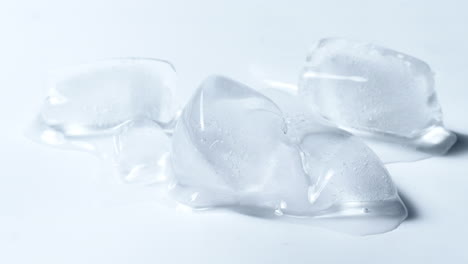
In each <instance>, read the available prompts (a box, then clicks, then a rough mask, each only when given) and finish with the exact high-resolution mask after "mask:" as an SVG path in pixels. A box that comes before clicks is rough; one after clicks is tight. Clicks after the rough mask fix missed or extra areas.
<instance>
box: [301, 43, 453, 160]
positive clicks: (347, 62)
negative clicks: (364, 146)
mask: <svg viewBox="0 0 468 264" xmlns="http://www.w3.org/2000/svg"><path fill="white" fill-rule="evenodd" d="M299 95H300V96H301V97H305V98H307V100H308V102H309V104H310V106H311V107H313V108H314V109H315V110H316V111H317V112H319V113H320V114H321V115H322V116H324V117H325V118H327V119H328V120H330V121H331V122H333V123H335V124H337V125H338V126H340V127H343V128H345V129H347V130H349V131H352V132H354V133H357V134H360V135H365V136H368V137H377V138H379V140H382V139H383V140H384V141H385V140H386V141H391V142H397V143H400V144H404V145H408V146H410V147H412V148H414V149H417V150H419V151H423V152H428V153H431V154H443V153H445V152H446V151H447V150H448V149H449V148H450V147H451V146H452V145H453V144H454V142H455V141H456V137H455V135H454V134H453V133H451V132H450V131H447V130H446V129H445V128H444V127H443V122H442V112H441V108H440V106H439V103H438V101H437V95H436V92H435V89H434V73H433V72H432V70H431V69H430V67H429V66H428V65H427V64H426V63H425V62H423V61H421V60H419V59H417V58H414V57H411V56H409V55H406V54H403V53H400V52H397V51H394V50H391V49H387V48H383V47H380V46H376V45H373V44H370V43H362V42H356V41H351V40H346V39H338V38H330V39H322V40H321V41H319V42H318V43H317V44H316V46H315V47H314V48H313V50H312V51H311V52H310V53H309V55H308V57H307V62H306V67H305V69H304V71H303V72H302V74H301V80H300V85H299Z"/></svg>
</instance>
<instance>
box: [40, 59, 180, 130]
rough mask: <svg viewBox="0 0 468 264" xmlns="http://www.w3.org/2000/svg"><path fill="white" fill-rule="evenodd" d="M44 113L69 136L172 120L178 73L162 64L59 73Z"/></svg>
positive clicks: (119, 62) (125, 62)
mask: <svg viewBox="0 0 468 264" xmlns="http://www.w3.org/2000/svg"><path fill="white" fill-rule="evenodd" d="M48 86H49V94H48V97H47V99H46V100H45V102H44V105H43V107H42V110H41V113H40V120H41V121H42V122H44V123H45V124H46V125H47V126H49V127H52V128H54V129H56V130H59V131H62V132H63V133H64V134H66V135H70V136H74V135H77V136H83V135H90V134H100V133H103V132H108V131H109V130H111V129H113V128H116V127H118V126H119V125H122V124H123V123H124V122H127V121H129V120H134V119H149V120H153V121H155V122H158V123H160V124H166V123H169V122H171V120H172V119H173V118H174V116H175V112H176V111H177V106H176V105H175V102H174V93H175V88H176V73H175V70H174V67H173V66H172V65H171V64H170V63H168V62H166V61H162V60H157V59H144V58H123V59H111V60H104V61H100V62H97V63H93V64H88V65H81V66H78V67H73V68H70V69H66V70H60V71H57V72H55V73H54V74H53V75H52V76H51V78H50V80H49V84H48Z"/></svg>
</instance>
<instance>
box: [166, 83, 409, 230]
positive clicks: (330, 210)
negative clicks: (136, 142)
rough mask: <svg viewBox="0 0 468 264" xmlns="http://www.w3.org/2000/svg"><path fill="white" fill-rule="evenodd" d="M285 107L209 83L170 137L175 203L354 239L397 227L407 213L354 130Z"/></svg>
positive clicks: (235, 88)
mask: <svg viewBox="0 0 468 264" xmlns="http://www.w3.org/2000/svg"><path fill="white" fill-rule="evenodd" d="M275 96H276V98H277V99H280V98H281V96H278V95H275ZM273 97H274V96H273ZM273 97H272V98H273ZM283 103H285V101H282V103H281V104H279V105H277V104H276V103H274V102H273V101H272V100H271V99H269V98H268V97H266V96H265V95H263V94H261V93H259V92H257V91H254V90H253V89H251V88H249V87H247V86H245V85H243V84H241V83H238V82H235V81H233V80H230V79H228V78H225V77H220V76H214V77H210V78H208V79H207V80H205V81H204V82H203V83H202V85H201V86H200V88H199V90H198V91H197V92H196V93H195V95H194V96H193V98H192V99H191V101H190V102H189V103H188V105H187V106H186V107H185V109H184V111H183V114H182V116H181V118H180V120H179V122H178V123H177V126H176V129H175V131H174V135H173V139H172V151H173V152H172V159H171V160H172V167H173V170H174V171H173V172H174V176H175V180H176V184H175V185H174V186H173V188H172V194H173V196H174V197H175V198H176V199H177V200H179V201H180V202H182V203H184V204H186V205H188V206H190V207H193V208H196V209H206V208H229V209H233V210H235V211H240V212H243V213H246V214H250V215H256V216H261V217H273V218H280V219H282V220H287V221H295V222H306V223H316V224H323V225H327V226H329V227H331V228H333V229H339V230H342V231H344V232H348V233H354V234H373V233H380V232H385V231H389V230H392V229H393V228H395V227H396V226H398V225H399V223H400V222H401V221H403V219H404V218H405V217H406V215H407V212H406V208H405V206H404V205H403V203H402V202H401V200H400V199H399V197H398V194H397V191H396V188H395V186H394V185H393V182H392V180H391V178H390V176H389V175H388V172H387V170H386V169H385V167H384V166H383V165H382V163H381V162H380V160H379V159H378V158H377V156H376V155H375V154H374V153H373V152H372V151H371V150H370V149H369V148H367V147H366V146H365V145H364V144H363V143H362V142H361V141H360V140H359V139H357V138H355V137H353V136H352V135H350V134H349V133H347V132H344V131H342V130H339V129H336V128H333V127H330V126H326V125H324V124H321V123H318V122H313V121H310V119H304V118H301V116H300V114H299V115H296V114H295V113H297V112H295V110H294V107H292V108H289V107H288V105H290V104H287V103H285V104H283ZM290 103H292V102H290ZM286 108H287V109H286ZM301 122H302V123H303V124H301ZM328 218H330V219H332V220H329V221H322V220H323V219H328Z"/></svg>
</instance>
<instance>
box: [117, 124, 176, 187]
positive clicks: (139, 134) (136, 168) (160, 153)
mask: <svg viewBox="0 0 468 264" xmlns="http://www.w3.org/2000/svg"><path fill="white" fill-rule="evenodd" d="M114 144H115V145H114V146H115V153H114V155H115V156H114V162H115V164H116V166H117V168H118V169H119V171H120V174H121V175H123V176H124V180H125V181H127V182H144V183H158V182H166V181H167V180H168V178H169V174H170V172H169V166H170V164H169V153H170V144H171V143H170V138H169V136H168V135H167V134H166V133H164V131H163V129H162V128H161V127H160V126H159V125H158V124H157V123H156V122H154V121H151V120H147V119H145V120H136V121H131V122H129V123H127V124H125V125H124V126H123V127H121V128H120V129H119V133H118V134H117V135H115V136H114Z"/></svg>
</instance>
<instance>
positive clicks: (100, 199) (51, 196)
mask: <svg viewBox="0 0 468 264" xmlns="http://www.w3.org/2000/svg"><path fill="white" fill-rule="evenodd" d="M467 9H468V4H466V3H464V2H463V1H458V2H457V1H432V2H429V1H411V2H410V1H385V2H382V1H379V2H377V1H341V2H339V1H300V2H299V1H296V2H294V1H276V2H273V1H231V2H230V3H224V2H223V1H186V2H181V1H150V0H148V1H126V2H124V1H100V2H98V1H75V2H74V3H70V2H65V1H9V2H7V1H3V2H1V3H0V33H1V41H0V70H1V74H0V87H1V92H2V96H1V97H0V98H1V99H0V100H1V101H0V118H1V119H2V120H3V124H2V129H1V132H0V135H1V143H0V146H1V148H0V160H1V166H2V174H1V177H2V183H1V184H0V263H48V264H50V263H113V264H116V263H188V262H191V263H325V262H326V263H344V262H346V263H365V262H370V263H373V262H378V263H417V262H423V261H424V263H441V262H449V263H466V262H467V261H468V251H467V250H466V248H467V246H466V238H467V237H468V227H467V226H466V218H467V217H468V211H467V210H466V204H467V203H468V192H467V191H466V188H467V185H468V121H467V119H466V113H467V111H468V104H467V103H466V101H467V100H468V88H467V87H466V83H467V81H468V77H467V76H468V74H467V72H468V64H467V63H466V58H467V56H468V49H467V47H468V32H467V31H468V30H467V28H466V25H467V24H468V16H466V10H467ZM328 36H344V37H352V38H356V39H361V40H365V41H375V42H377V43H379V44H381V45H384V46H387V47H390V48H393V49H396V50H399V51H402V52H405V53H408V54H411V55H414V56H416V57H418V58H421V59H423V60H425V61H427V62H428V63H429V64H430V65H431V67H432V68H433V69H434V70H435V71H436V73H437V76H436V89H437V91H438V94H439V99H440V103H441V105H442V108H443V110H444V115H445V116H444V117H445V121H446V125H447V126H448V127H449V128H450V129H453V130H454V131H456V132H458V133H462V135H461V136H460V139H461V140H460V142H459V143H458V144H457V145H456V146H455V151H452V153H451V154H450V155H448V156H446V157H440V158H432V159H428V160H424V161H421V162H414V163H407V164H403V163H401V164H394V165H390V166H389V170H390V173H391V174H392V176H393V179H394V181H395V182H396V184H397V186H398V187H399V189H400V191H401V192H402V193H403V196H404V198H406V199H405V201H406V203H407V205H409V209H410V211H411V214H412V217H411V218H410V219H409V220H408V221H406V222H404V223H403V224H402V225H401V226H400V227H399V228H398V229H397V230H395V231H393V232H390V233H387V234H383V235H377V236H371V237H350V236H347V235H343V234H340V233H334V232H331V231H327V230H325V229H321V228H315V227H309V226H300V225H292V224H284V223H276V222H269V221H266V220H260V219H253V218H249V217H245V216H240V215H236V214H226V213H221V212H220V213H207V214H190V213H186V212H183V211H175V210H172V209H165V208H164V207H162V206H160V205H158V202H157V197H156V196H157V195H156V194H155V192H154V190H152V189H151V188H148V187H139V186H132V185H123V184H120V183H118V181H117V179H115V178H113V177H112V175H110V173H109V171H107V170H105V168H106V167H105V166H104V165H102V163H101V162H100V161H99V160H97V159H95V158H93V157H91V156H89V155H88V154H86V153H77V152H66V151H60V150H55V149H52V148H49V147H46V146H41V145H36V144H34V143H31V142H29V141H28V140H26V139H25V138H24V137H23V131H24V129H25V127H26V126H27V125H28V123H29V122H30V121H31V120H32V118H33V116H34V114H35V113H36V111H37V110H38V108H39V106H40V104H41V102H42V99H43V97H44V95H45V91H44V90H43V87H44V86H43V81H44V77H45V74H46V72H47V70H49V69H54V68H59V67H61V66H64V65H72V64H77V63H83V62H90V61H94V60H96V59H100V58H108V57H121V56H145V57H156V58H162V59H167V60H170V61H171V62H173V63H174V65H175V66H176V68H177V70H178V73H179V77H180V80H181V82H180V84H181V87H182V88H183V89H184V90H185V91H186V92H185V93H184V94H185V96H188V95H189V94H190V91H192V90H193V89H194V88H195V87H196V86H197V85H198V83H199V82H200V81H201V80H202V79H204V78H205V77H206V76H207V75H209V74H212V73H221V74H226V75H228V76H231V77H233V78H237V79H239V80H242V81H245V82H253V81H252V80H253V79H252V78H251V77H252V75H251V73H252V72H253V73H255V74H256V75H257V77H258V76H259V75H262V76H263V77H265V78H267V77H268V78H270V77H269V76H271V78H272V79H275V80H282V81H285V82H295V81H296V79H297V78H296V77H297V75H298V72H299V69H300V68H301V67H302V64H303V61H304V57H305V54H306V52H307V49H308V47H309V46H310V45H311V44H312V43H313V42H314V41H316V40H318V39H320V38H322V37H328ZM262 71H263V72H262Z"/></svg>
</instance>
